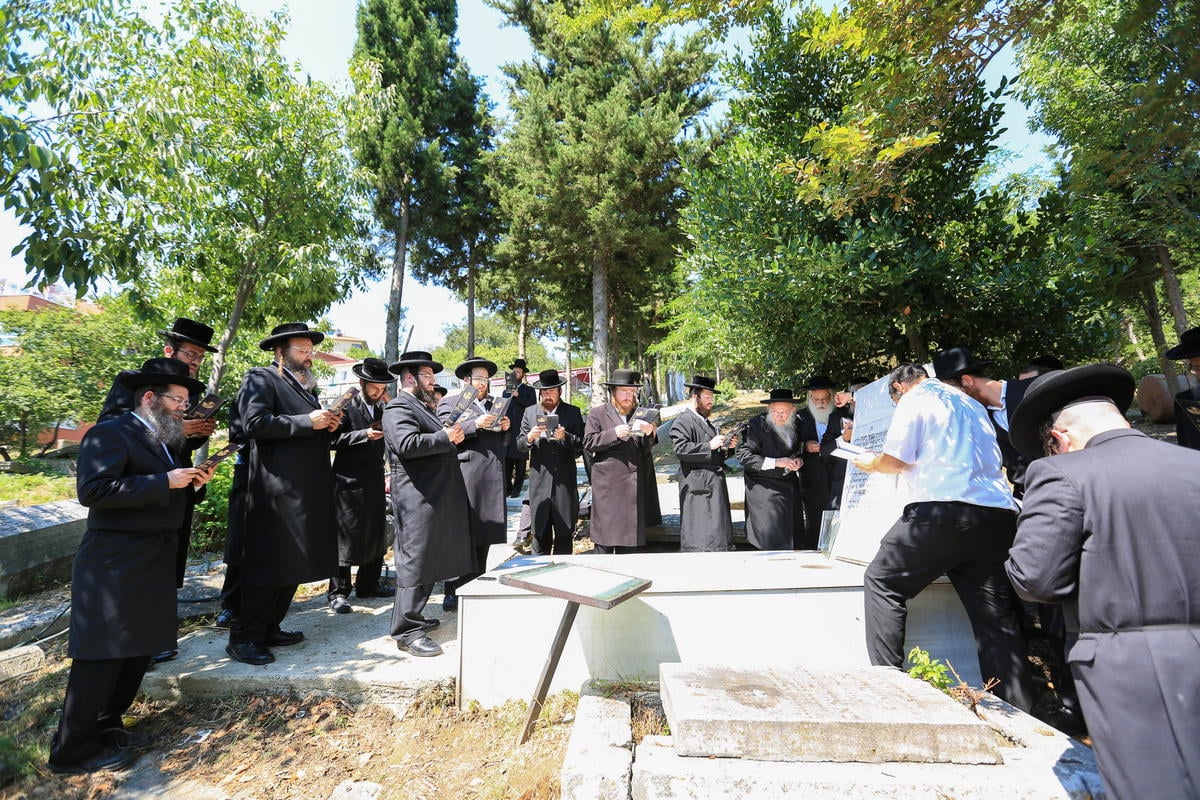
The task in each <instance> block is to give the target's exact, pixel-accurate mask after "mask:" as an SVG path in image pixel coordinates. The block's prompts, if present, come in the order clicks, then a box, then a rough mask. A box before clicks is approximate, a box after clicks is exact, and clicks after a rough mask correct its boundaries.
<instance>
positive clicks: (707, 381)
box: [683, 375, 717, 394]
mask: <svg viewBox="0 0 1200 800" xmlns="http://www.w3.org/2000/svg"><path fill="white" fill-rule="evenodd" d="M683 385H684V388H686V389H708V390H709V391H710V392H713V393H714V394H715V393H716V391H717V379H716V378H710V377H708V376H707V375H693V376H692V382H691V383H685V384H683Z"/></svg>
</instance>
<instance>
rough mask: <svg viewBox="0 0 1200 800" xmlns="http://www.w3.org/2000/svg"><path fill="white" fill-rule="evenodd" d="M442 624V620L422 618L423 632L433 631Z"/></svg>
mask: <svg viewBox="0 0 1200 800" xmlns="http://www.w3.org/2000/svg"><path fill="white" fill-rule="evenodd" d="M441 624H442V621H441V620H440V619H434V618H433V617H421V630H423V631H431V630H433V629H434V628H436V627H437V626H438V625H441Z"/></svg>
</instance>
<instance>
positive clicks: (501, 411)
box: [487, 394, 512, 431]
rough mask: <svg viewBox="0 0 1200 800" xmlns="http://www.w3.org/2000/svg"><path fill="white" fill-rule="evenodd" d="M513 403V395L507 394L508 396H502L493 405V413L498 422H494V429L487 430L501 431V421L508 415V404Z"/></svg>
mask: <svg viewBox="0 0 1200 800" xmlns="http://www.w3.org/2000/svg"><path fill="white" fill-rule="evenodd" d="M511 402H512V395H511V394H506V395H504V396H502V397H501V398H500V399H499V400H497V401H496V402H494V403H492V411H491V413H493V414H495V415H496V421H495V422H493V423H492V427H490V428H488V429H487V430H489V431H499V430H500V421H501V420H502V419H504V417H505V416H506V415H507V414H508V404H509V403H511Z"/></svg>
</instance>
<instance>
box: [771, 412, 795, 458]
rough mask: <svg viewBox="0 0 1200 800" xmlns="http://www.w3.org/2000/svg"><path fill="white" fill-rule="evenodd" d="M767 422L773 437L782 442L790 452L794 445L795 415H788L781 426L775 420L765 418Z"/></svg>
mask: <svg viewBox="0 0 1200 800" xmlns="http://www.w3.org/2000/svg"><path fill="white" fill-rule="evenodd" d="M767 422H769V423H771V429H772V430H773V431H775V435H776V436H778V437H779V438H780V440H782V441H783V443H784V445H785V446H786V447H787V448H788V449H789V450H790V449H791V448H792V447H793V446H794V445H795V444H796V415H795V413H792V414H789V415H788V420H787V422H785V423H783V424H782V425H780V424H778V423H776V422H775V420H773V419H771V418H770V417H767Z"/></svg>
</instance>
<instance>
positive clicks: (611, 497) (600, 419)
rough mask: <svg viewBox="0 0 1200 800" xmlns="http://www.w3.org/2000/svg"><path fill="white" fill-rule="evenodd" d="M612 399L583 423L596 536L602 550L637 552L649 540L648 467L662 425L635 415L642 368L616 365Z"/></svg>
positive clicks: (610, 385)
mask: <svg viewBox="0 0 1200 800" xmlns="http://www.w3.org/2000/svg"><path fill="white" fill-rule="evenodd" d="M604 385H605V386H607V387H608V389H609V391H610V393H611V395H612V400H611V402H608V403H605V404H604V405H601V406H597V407H596V408H593V409H592V411H591V413H590V414H588V418H587V422H586V423H584V427H583V446H584V448H585V449H586V450H588V451H590V452H591V453H592V456H593V461H592V521H591V538H592V544H593V546H594V547H595V550H596V552H597V553H620V552H632V551H633V550H634V549H635V548H638V547H642V546H644V545H645V544H646V514H647V506H648V505H649V500H648V498H647V493H648V492H650V491H655V490H656V489H657V486H656V485H655V483H654V482H653V480H647V478H646V475H645V472H646V470H647V469H653V463H652V462H651V461H650V459H649V458H648V454H649V452H650V451H651V450H652V449H653V448H654V445H655V443H656V442H657V441H658V431H657V429H656V428H655V427H654V426H653V425H651V424H650V423H649V422H646V421H645V420H635V419H633V418H632V417H633V413H634V412H635V411H636V410H637V396H638V389H640V388H641V385H642V374H641V373H640V372H638V371H636V370H632V369H616V370H613V374H612V377H611V378H610V379H609V380H608V382H607V383H605V384H604Z"/></svg>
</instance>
